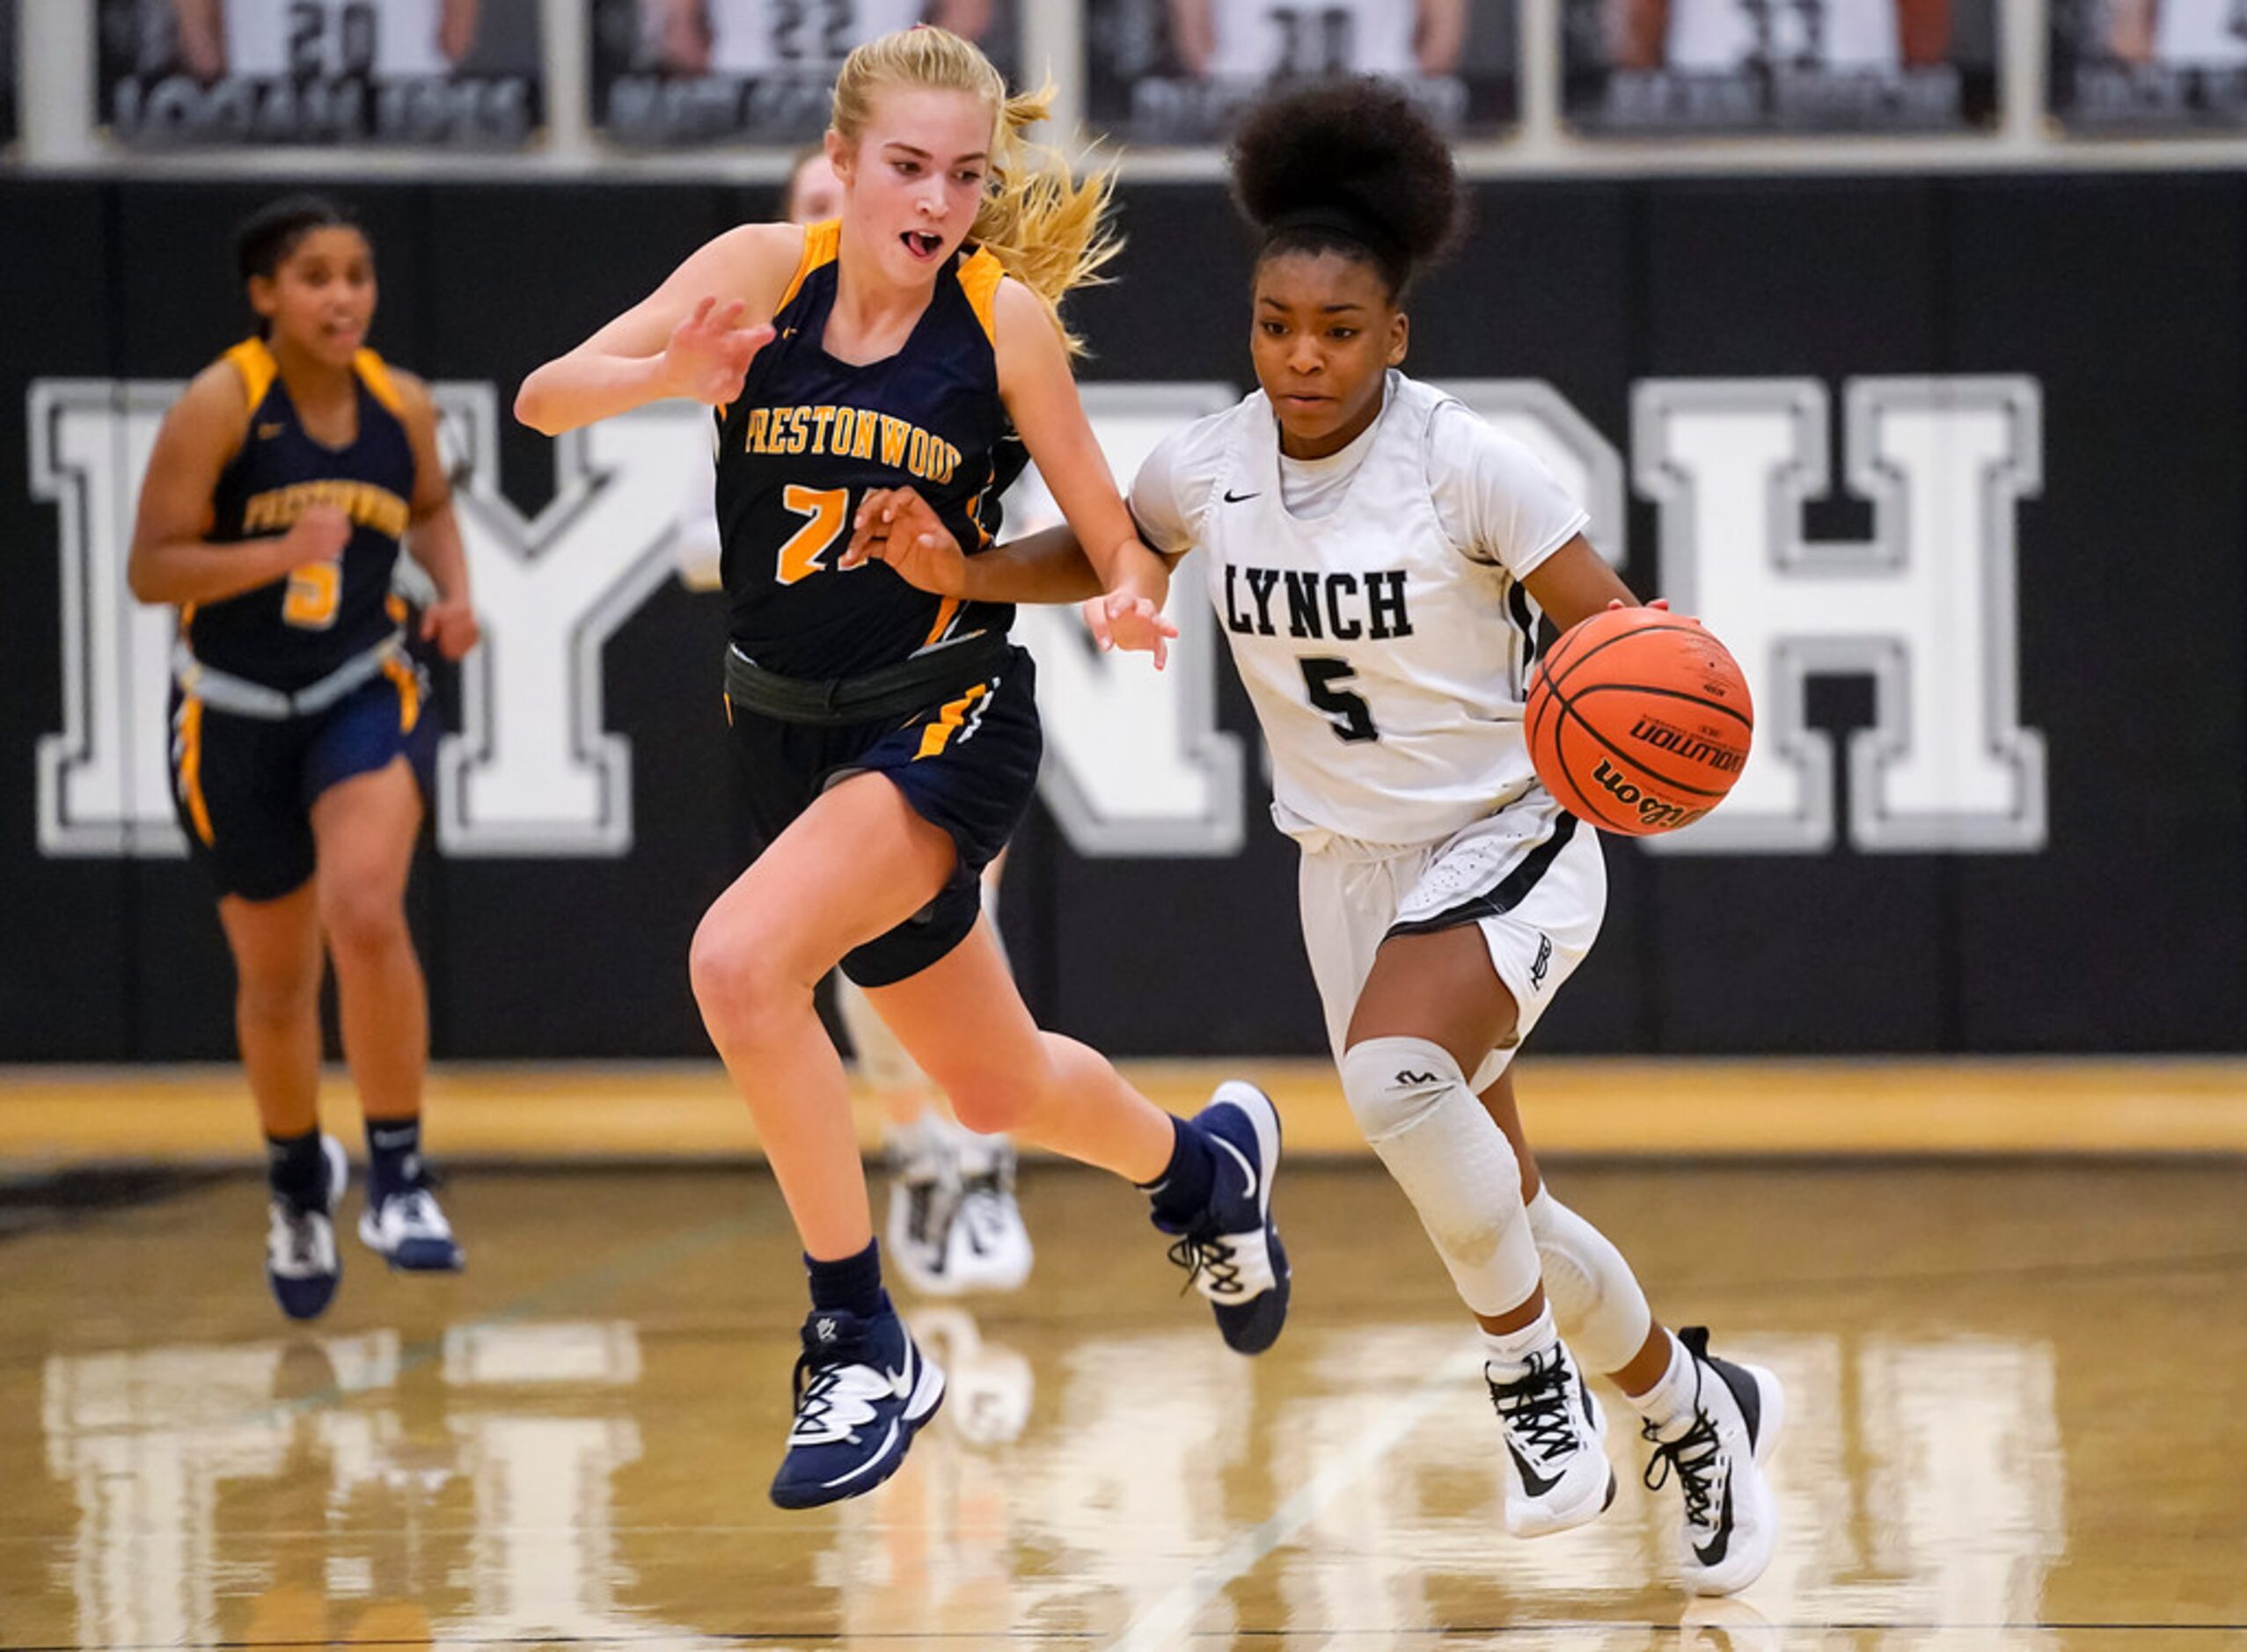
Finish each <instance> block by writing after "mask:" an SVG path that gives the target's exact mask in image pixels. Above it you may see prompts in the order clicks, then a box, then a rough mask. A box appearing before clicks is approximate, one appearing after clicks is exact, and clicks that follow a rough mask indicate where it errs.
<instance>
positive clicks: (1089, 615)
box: [1079, 586, 1178, 671]
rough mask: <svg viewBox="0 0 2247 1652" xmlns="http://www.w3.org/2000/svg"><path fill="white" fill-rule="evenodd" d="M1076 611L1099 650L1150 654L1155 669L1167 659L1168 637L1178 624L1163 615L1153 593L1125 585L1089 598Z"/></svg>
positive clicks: (1162, 665)
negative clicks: (1152, 595) (1083, 618)
mask: <svg viewBox="0 0 2247 1652" xmlns="http://www.w3.org/2000/svg"><path fill="white" fill-rule="evenodd" d="M1079 611H1080V612H1081V613H1082V614H1083V615H1084V617H1085V628H1086V629H1087V631H1089V632H1092V634H1093V641H1094V643H1095V644H1096V645H1097V646H1098V647H1099V648H1100V651H1101V652H1102V654H1105V653H1107V652H1108V651H1109V649H1111V648H1121V649H1123V650H1124V652H1125V653H1126V654H1153V655H1154V669H1156V670H1158V671H1160V670H1161V669H1162V668H1163V667H1164V666H1166V665H1167V664H1168V663H1169V662H1170V640H1171V639H1172V638H1173V637H1175V636H1176V635H1177V634H1178V627H1177V626H1175V625H1172V624H1171V623H1170V621H1168V620H1167V619H1165V618H1163V616H1162V610H1161V608H1160V606H1159V605H1158V604H1157V603H1156V602H1155V600H1154V599H1153V597H1151V596H1140V595H1139V594H1138V592H1137V591H1134V590H1132V589H1131V588H1130V587H1129V586H1125V587H1124V588H1122V589H1120V590H1113V591H1109V592H1107V593H1106V594H1104V595H1102V596H1095V597H1094V598H1092V599H1091V600H1090V601H1089V602H1087V603H1085V604H1084V606H1083V608H1082V609H1081V610H1079Z"/></svg>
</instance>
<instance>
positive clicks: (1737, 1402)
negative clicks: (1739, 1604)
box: [1643, 1325, 1787, 1595]
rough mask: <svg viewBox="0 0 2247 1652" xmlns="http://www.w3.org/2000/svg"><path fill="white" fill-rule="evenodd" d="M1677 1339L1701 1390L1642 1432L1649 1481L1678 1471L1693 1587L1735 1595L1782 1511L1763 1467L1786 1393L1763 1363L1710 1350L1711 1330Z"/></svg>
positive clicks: (1683, 1555) (1761, 1559)
mask: <svg viewBox="0 0 2247 1652" xmlns="http://www.w3.org/2000/svg"><path fill="white" fill-rule="evenodd" d="M1678 1341H1680V1342H1681V1343H1683V1344H1684V1345H1685V1350H1686V1352H1687V1355H1688V1356H1691V1358H1692V1360H1693V1367H1694V1377H1695V1378H1696V1379H1697V1380H1698V1384H1699V1386H1698V1389H1697V1391H1696V1393H1695V1397H1694V1408H1693V1411H1692V1413H1691V1414H1689V1415H1687V1416H1686V1417H1684V1418H1681V1419H1680V1421H1678V1422H1673V1423H1672V1424H1671V1425H1670V1426H1669V1427H1668V1428H1666V1429H1656V1428H1655V1426H1654V1425H1653V1424H1652V1423H1648V1424H1646V1425H1645V1428H1644V1429H1643V1432H1644V1434H1645V1436H1646V1437H1647V1438H1648V1439H1649V1440H1650V1441H1652V1442H1653V1444H1654V1460H1653V1461H1652V1462H1650V1463H1649V1464H1648V1465H1647V1466H1646V1486H1647V1489H1648V1490H1650V1491H1658V1490H1660V1489H1661V1488H1662V1487H1663V1486H1664V1485H1665V1484H1666V1483H1667V1482H1668V1481H1669V1480H1670V1479H1671V1478H1672V1476H1674V1477H1675V1478H1676V1480H1677V1482H1678V1490H1679V1492H1680V1495H1682V1496H1683V1497H1684V1499H1685V1525H1684V1531H1683V1532H1682V1536H1681V1542H1680V1566H1681V1568H1682V1571H1683V1577H1684V1582H1685V1585H1686V1587H1687V1589H1689V1590H1692V1591H1693V1592H1694V1594H1696V1595H1729V1594H1731V1593H1732V1592H1733V1591H1734V1590H1742V1589H1746V1587H1747V1586H1748V1585H1749V1584H1750V1583H1753V1582H1754V1581H1755V1580H1756V1579H1757V1578H1759V1577H1760V1576H1762V1575H1763V1568H1765V1567H1767V1566H1768V1565H1770V1564H1771V1555H1772V1552H1773V1550H1774V1549H1775V1548H1776V1547H1777V1546H1778V1539H1779V1529H1778V1510H1777V1508H1776V1506H1775V1503H1774V1502H1773V1501H1772V1496H1771V1487H1770V1483H1769V1482H1768V1480H1765V1479H1764V1477H1763V1467H1762V1465H1763V1464H1764V1463H1766V1462H1767V1461H1768V1460H1769V1459H1770V1456H1771V1452H1772V1450H1773V1448H1774V1447H1775V1446H1776V1445H1777V1444H1778V1441H1779V1432H1780V1429H1782V1427H1783V1426H1784V1424H1785V1422H1786V1414H1787V1397H1786V1391H1785V1390H1784V1389H1782V1387H1781V1386H1780V1385H1779V1379H1778V1378H1776V1377H1775V1376H1773V1375H1772V1374H1771V1373H1770V1372H1769V1371H1766V1370H1764V1369H1763V1368H1762V1367H1761V1366H1760V1365H1736V1364H1734V1363H1732V1362H1731V1361H1730V1360H1724V1359H1718V1358H1717V1357H1716V1356H1714V1355H1712V1354H1711V1353H1709V1333H1708V1331H1707V1330H1706V1329H1705V1328H1704V1327H1701V1326H1697V1325H1696V1326H1689V1327H1687V1328H1686V1329H1684V1330H1681V1331H1680V1332H1679V1333H1678Z"/></svg>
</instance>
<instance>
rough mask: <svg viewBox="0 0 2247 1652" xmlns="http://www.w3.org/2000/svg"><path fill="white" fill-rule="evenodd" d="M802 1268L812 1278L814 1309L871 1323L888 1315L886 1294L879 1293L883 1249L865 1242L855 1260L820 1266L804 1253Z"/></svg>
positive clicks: (873, 1243) (845, 1259) (871, 1241)
mask: <svg viewBox="0 0 2247 1652" xmlns="http://www.w3.org/2000/svg"><path fill="white" fill-rule="evenodd" d="M803 1265H804V1268H805V1269H806V1271H808V1272H809V1274H810V1275H811V1305H812V1307H813V1308H814V1309H817V1310H824V1311H829V1312H833V1311H837V1310H839V1311H840V1312H844V1313H854V1314H856V1315H858V1317H859V1318H860V1319H874V1318H875V1317H876V1316H877V1315H880V1314H883V1313H887V1312H889V1292H888V1291H886V1290H882V1245H881V1241H880V1240H878V1239H872V1240H868V1241H867V1246H866V1248H865V1249H864V1250H862V1251H860V1253H859V1254H857V1255H855V1256H845V1257H843V1258H841V1259H839V1260H838V1261H831V1262H823V1261H820V1260H819V1259H818V1258H817V1257H816V1256H813V1255H811V1254H809V1253H808V1252H807V1253H806V1254H805V1256H804V1259H803Z"/></svg>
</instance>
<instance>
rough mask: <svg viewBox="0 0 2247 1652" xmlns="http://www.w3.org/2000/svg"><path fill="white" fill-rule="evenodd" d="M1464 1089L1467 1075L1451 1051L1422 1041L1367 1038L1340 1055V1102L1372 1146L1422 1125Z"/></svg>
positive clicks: (1421, 1039) (1416, 1039)
mask: <svg viewBox="0 0 2247 1652" xmlns="http://www.w3.org/2000/svg"><path fill="white" fill-rule="evenodd" d="M1466 1090H1467V1075H1466V1074H1464V1073H1463V1072H1461V1071H1460V1070H1459V1063H1458V1062H1457V1061H1456V1060H1454V1059H1453V1056H1452V1054H1451V1052H1450V1051H1449V1050H1447V1049H1444V1047H1443V1046H1442V1045H1440V1044H1435V1043H1431V1042H1429V1041H1428V1040H1426V1039H1424V1038H1368V1039H1365V1040H1364V1041H1363V1042H1359V1043H1356V1044H1352V1045H1351V1046H1350V1048H1349V1049H1347V1050H1345V1051H1344V1052H1343V1057H1342V1093H1343V1100H1346V1101H1348V1102H1349V1103H1350V1116H1351V1117H1352V1118H1354V1119H1356V1120H1357V1121H1358V1129H1359V1130H1361V1131H1362V1132H1364V1134H1365V1139H1366V1140H1367V1141H1368V1142H1371V1143H1372V1144H1373V1145H1375V1146H1376V1147H1378V1146H1380V1144H1381V1143H1383V1142H1385V1141H1387V1140H1388V1139H1390V1138H1391V1137H1397V1136H1402V1135H1404V1134H1405V1133H1406V1132H1408V1131H1409V1130H1411V1129H1415V1128H1416V1127H1417V1126H1418V1125H1420V1124H1423V1123H1424V1122H1427V1120H1428V1119H1429V1118H1430V1117H1431V1116H1432V1115H1434V1113H1435V1112H1436V1110H1437V1109H1438V1107H1441V1106H1442V1105H1443V1104H1444V1101H1445V1100H1446V1098H1447V1097H1448V1096H1450V1095H1453V1094H1455V1093H1458V1094H1463V1093H1466ZM1469 1099H1470V1100H1472V1098H1471V1097H1470V1098H1469ZM1477 1105H1478V1106H1479V1105H1480V1104H1479V1103H1477Z"/></svg>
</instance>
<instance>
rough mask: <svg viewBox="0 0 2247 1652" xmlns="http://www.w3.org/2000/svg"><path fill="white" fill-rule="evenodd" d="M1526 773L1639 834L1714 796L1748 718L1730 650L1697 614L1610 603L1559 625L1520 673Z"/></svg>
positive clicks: (1741, 759)
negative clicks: (1525, 681) (1525, 692)
mask: <svg viewBox="0 0 2247 1652" xmlns="http://www.w3.org/2000/svg"><path fill="white" fill-rule="evenodd" d="M1523 723H1524V727H1525V728H1526V730H1527V733H1528V735H1529V758H1530V761H1531V762H1532V763H1534V764H1536V765H1537V778H1539V779H1541V780H1542V781H1544V783H1545V787H1546V789H1547V790H1548V791H1549V792H1551V793H1552V794H1553V795H1554V796H1555V797H1556V798H1558V799H1560V800H1561V803H1562V806H1563V808H1566V809H1568V811H1569V812H1570V814H1572V815H1577V816H1579V817H1580V818H1582V819H1584V820H1587V821H1589V822H1592V824H1593V825H1594V826H1598V827H1601V828H1603V829H1604V830H1607V831H1611V832H1628V833H1629V834H1630V835H1631V836H1632V837H1648V836H1650V835H1652V834H1653V833H1655V832H1666V831H1674V830H1677V829H1678V828H1679V827H1680V826H1689V825H1691V824H1692V823H1693V822H1694V821H1697V820H1699V819H1700V818H1701V817H1702V815H1706V814H1707V813H1708V812H1709V810H1710V809H1712V808H1716V805H1717V804H1718V803H1720V802H1722V801H1723V800H1724V793H1727V792H1729V791H1731V789H1732V782H1733V781H1735V780H1737V779H1738V778H1740V771H1741V770H1742V769H1743V768H1745V767H1746V764H1747V749H1748V739H1749V736H1750V735H1752V734H1753V732H1754V728H1755V712H1754V708H1753V706H1751V705H1749V704H1748V696H1747V679H1746V677H1744V676H1741V675H1740V667H1739V662H1738V661H1737V660H1735V659H1733V658H1732V656H1731V654H1729V653H1728V652H1726V650H1725V647H1724V644H1723V643H1721V642H1719V641H1717V640H1716V638H1714V637H1712V636H1710V635H1709V633H1708V632H1706V631H1704V630H1703V629H1702V626H1701V624H1700V622H1699V621H1698V620H1693V619H1687V618H1686V617H1685V616H1684V615H1682V614H1671V613H1665V612H1664V611H1663V610H1660V609H1658V608H1611V609H1609V610H1607V611H1606V612H1605V613H1599V614H1594V615H1593V616H1592V618H1589V619H1587V620H1585V621H1584V623H1583V624H1581V625H1574V626H1571V627H1570V629H1569V630H1568V631H1567V632H1565V633H1563V636H1562V637H1561V640H1559V641H1558V642H1556V643H1555V644H1554V645H1553V649H1552V652H1551V653H1550V654H1547V655H1546V656H1545V657H1544V659H1542V660H1541V661H1540V662H1538V665H1537V669H1536V672H1535V673H1534V675H1533V676H1531V678H1530V679H1529V702H1528V705H1527V707H1526V709H1525V711H1524V712H1523Z"/></svg>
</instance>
